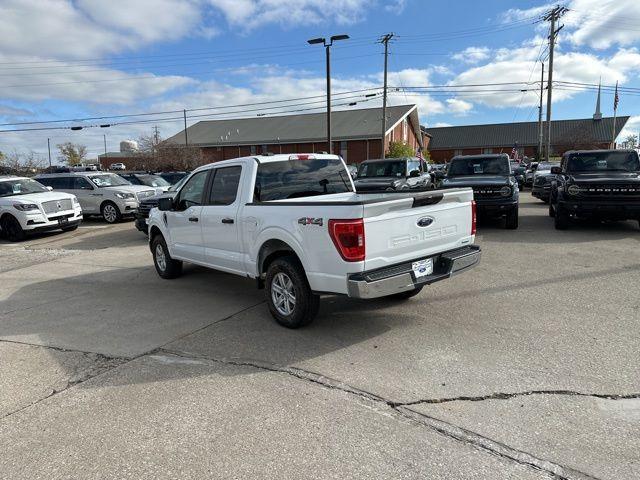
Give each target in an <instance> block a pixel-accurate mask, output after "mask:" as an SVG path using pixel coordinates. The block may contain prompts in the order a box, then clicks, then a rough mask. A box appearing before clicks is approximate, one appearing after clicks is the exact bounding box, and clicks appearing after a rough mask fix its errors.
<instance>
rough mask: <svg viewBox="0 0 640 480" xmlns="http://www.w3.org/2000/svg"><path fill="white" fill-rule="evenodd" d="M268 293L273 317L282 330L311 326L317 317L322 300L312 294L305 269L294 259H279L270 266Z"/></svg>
mask: <svg viewBox="0 0 640 480" xmlns="http://www.w3.org/2000/svg"><path fill="white" fill-rule="evenodd" d="M265 293H266V297H267V298H266V300H267V305H268V306H269V312H271V316H273V318H274V319H275V320H276V322H278V323H279V324H280V325H282V326H283V327H287V328H299V327H302V326H304V325H308V324H309V323H311V321H312V320H313V319H314V318H315V316H316V315H317V314H318V309H319V307H320V297H319V296H318V295H316V294H314V293H313V292H312V291H311V287H310V286H309V282H307V276H306V275H305V273H304V269H303V268H302V265H300V262H299V261H297V259H296V258H294V257H289V256H288V257H282V258H278V259H277V260H275V261H274V262H273V263H271V265H269V268H268V269H267V276H266V279H265Z"/></svg>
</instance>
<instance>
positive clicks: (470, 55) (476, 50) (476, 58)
mask: <svg viewBox="0 0 640 480" xmlns="http://www.w3.org/2000/svg"><path fill="white" fill-rule="evenodd" d="M490 52H491V50H490V49H489V48H487V47H468V48H465V49H464V50H463V51H461V52H458V53H456V54H455V55H453V56H452V57H451V58H453V59H454V60H458V61H461V62H464V63H470V64H476V63H479V62H481V61H483V60H486V59H487V58H489V53H490Z"/></svg>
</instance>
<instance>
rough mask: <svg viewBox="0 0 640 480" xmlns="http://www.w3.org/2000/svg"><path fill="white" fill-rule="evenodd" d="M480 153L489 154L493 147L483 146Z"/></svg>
mask: <svg viewBox="0 0 640 480" xmlns="http://www.w3.org/2000/svg"><path fill="white" fill-rule="evenodd" d="M482 153H484V154H485V155H488V154H491V153H493V148H483V149H482Z"/></svg>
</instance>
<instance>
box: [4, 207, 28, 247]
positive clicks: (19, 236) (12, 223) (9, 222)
mask: <svg viewBox="0 0 640 480" xmlns="http://www.w3.org/2000/svg"><path fill="white" fill-rule="evenodd" d="M0 230H2V234H3V236H4V237H6V239H7V240H9V241H10V242H21V241H22V240H24V239H25V238H27V234H26V233H25V232H24V230H23V229H22V226H21V225H20V222H18V220H16V218H15V217H13V216H11V215H9V214H7V215H5V216H4V217H2V221H1V222H0Z"/></svg>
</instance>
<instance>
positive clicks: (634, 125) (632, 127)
mask: <svg viewBox="0 0 640 480" xmlns="http://www.w3.org/2000/svg"><path fill="white" fill-rule="evenodd" d="M638 133H640V116H635V117H631V118H630V119H629V121H628V122H627V124H626V125H625V127H624V128H623V129H622V131H621V132H620V135H619V136H618V140H624V139H625V138H626V137H628V136H629V135H636V136H638Z"/></svg>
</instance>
